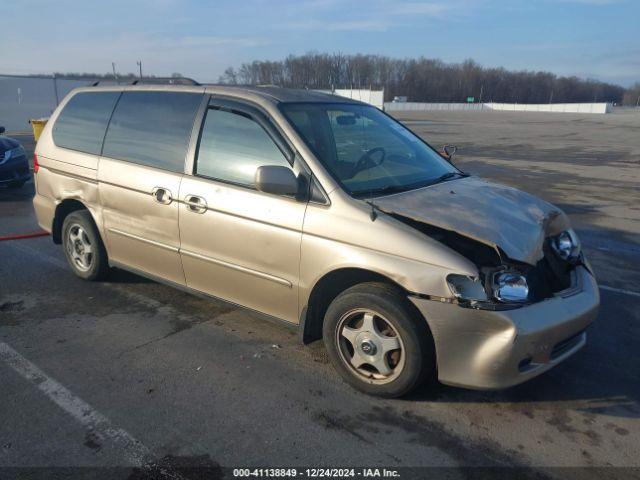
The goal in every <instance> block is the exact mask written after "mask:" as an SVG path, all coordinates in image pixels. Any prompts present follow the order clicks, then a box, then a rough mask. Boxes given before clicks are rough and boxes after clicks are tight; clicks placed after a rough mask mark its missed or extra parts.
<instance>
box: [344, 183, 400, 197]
mask: <svg viewBox="0 0 640 480" xmlns="http://www.w3.org/2000/svg"><path fill="white" fill-rule="evenodd" d="M407 190H411V186H409V185H386V186H384V187H379V188H369V189H367V190H356V191H355V192H352V194H353V195H355V196H357V197H374V196H377V195H390V194H392V193H400V192H406V191H407Z"/></svg>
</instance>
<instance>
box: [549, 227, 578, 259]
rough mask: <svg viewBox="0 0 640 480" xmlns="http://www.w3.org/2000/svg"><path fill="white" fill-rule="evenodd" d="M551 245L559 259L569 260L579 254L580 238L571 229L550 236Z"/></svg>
mask: <svg viewBox="0 0 640 480" xmlns="http://www.w3.org/2000/svg"><path fill="white" fill-rule="evenodd" d="M551 247H552V248H553V250H554V251H555V252H556V253H557V254H558V256H559V257H560V258H561V259H563V260H566V261H569V262H571V261H573V260H576V259H577V258H578V256H579V255H580V240H579V239H578V236H577V235H576V232H574V231H573V229H569V230H565V231H564V232H562V233H560V234H559V235H556V236H555V237H552V238H551Z"/></svg>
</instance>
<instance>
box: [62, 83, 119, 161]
mask: <svg viewBox="0 0 640 480" xmlns="http://www.w3.org/2000/svg"><path fill="white" fill-rule="evenodd" d="M119 96H120V92H82V93H77V94H76V95H74V96H73V97H71V99H70V100H69V101H68V102H67V104H66V105H65V106H64V108H63V109H62V112H60V115H59V116H58V119H57V120H56V123H55V125H54V126H53V142H54V143H55V144H56V145H57V146H58V147H64V148H70V149H72V150H78V151H80V152H85V153H93V154H95V155H100V150H101V149H102V141H103V140H104V133H105V131H106V129H107V124H108V123H109V117H110V116H111V113H112V112H113V106H114V105H115V104H116V101H117V100H118V97H119Z"/></svg>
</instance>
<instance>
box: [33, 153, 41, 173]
mask: <svg viewBox="0 0 640 480" xmlns="http://www.w3.org/2000/svg"><path fill="white" fill-rule="evenodd" d="M38 170H40V165H38V156H37V155H36V154H35V153H34V154H33V173H38Z"/></svg>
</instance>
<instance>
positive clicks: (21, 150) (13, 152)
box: [4, 146, 24, 161]
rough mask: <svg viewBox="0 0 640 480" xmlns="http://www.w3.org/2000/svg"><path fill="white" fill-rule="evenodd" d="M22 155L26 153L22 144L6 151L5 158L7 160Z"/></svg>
mask: <svg viewBox="0 0 640 480" xmlns="http://www.w3.org/2000/svg"><path fill="white" fill-rule="evenodd" d="M21 155H24V148H22V146H19V147H16V148H12V149H11V150H7V151H6V152H4V160H5V161H7V160H9V159H10V158H13V157H19V156H21Z"/></svg>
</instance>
